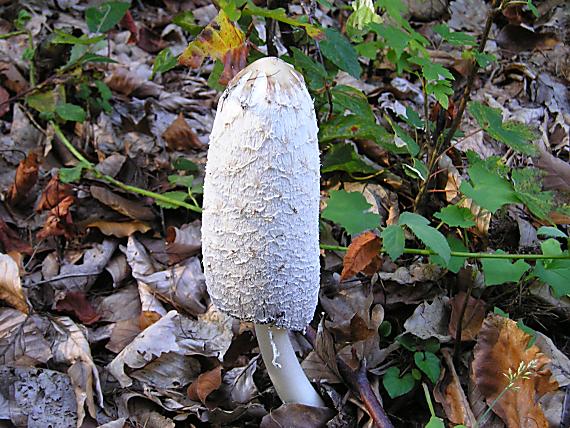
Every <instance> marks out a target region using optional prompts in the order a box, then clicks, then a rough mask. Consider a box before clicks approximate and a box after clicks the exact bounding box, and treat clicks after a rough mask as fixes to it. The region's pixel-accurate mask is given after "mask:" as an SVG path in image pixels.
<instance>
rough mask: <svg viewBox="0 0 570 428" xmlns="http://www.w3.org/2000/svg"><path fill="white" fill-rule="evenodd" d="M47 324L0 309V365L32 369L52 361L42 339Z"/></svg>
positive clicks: (32, 316)
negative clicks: (31, 367) (29, 367)
mask: <svg viewBox="0 0 570 428" xmlns="http://www.w3.org/2000/svg"><path fill="white" fill-rule="evenodd" d="M46 325H47V321H46V320H45V319H44V318H42V317H40V316H39V315H35V314H34V315H26V314H24V313H23V312H20V311H18V310H16V309H12V308H0V364H6V365H10V366H13V365H16V366H35V365H38V364H45V363H47V362H48V360H49V359H51V358H52V352H51V350H50V344H49V342H48V341H47V340H45V338H44V336H43V335H44V332H45V329H46V328H47V327H46Z"/></svg>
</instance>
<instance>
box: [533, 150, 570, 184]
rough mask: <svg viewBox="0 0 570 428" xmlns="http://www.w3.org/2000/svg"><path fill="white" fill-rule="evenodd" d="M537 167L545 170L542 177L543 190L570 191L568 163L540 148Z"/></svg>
mask: <svg viewBox="0 0 570 428" xmlns="http://www.w3.org/2000/svg"><path fill="white" fill-rule="evenodd" d="M536 166H537V167H539V168H540V169H542V170H543V171H544V172H546V175H545V176H544V177H543V185H544V189H545V190H560V191H563V192H570V164H568V162H565V161H563V160H562V159H559V158H557V157H556V156H554V155H552V153H550V152H547V151H546V150H540V157H539V159H538V162H537V164H536Z"/></svg>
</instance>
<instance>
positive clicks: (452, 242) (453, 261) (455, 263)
mask: <svg viewBox="0 0 570 428" xmlns="http://www.w3.org/2000/svg"><path fill="white" fill-rule="evenodd" d="M447 243H448V244H449V248H451V251H461V252H466V251H468V250H467V248H466V247H465V245H463V242H461V241H460V240H459V239H457V238H456V237H455V236H453V235H450V236H448V237H447ZM465 260H467V257H457V256H452V257H451V258H450V259H449V263H446V262H445V261H444V260H443V259H442V258H441V257H439V256H430V262H431V263H435V264H436V265H439V266H442V267H444V268H446V269H447V270H449V271H450V272H453V273H458V272H459V271H460V270H461V268H462V267H463V266H464V265H465Z"/></svg>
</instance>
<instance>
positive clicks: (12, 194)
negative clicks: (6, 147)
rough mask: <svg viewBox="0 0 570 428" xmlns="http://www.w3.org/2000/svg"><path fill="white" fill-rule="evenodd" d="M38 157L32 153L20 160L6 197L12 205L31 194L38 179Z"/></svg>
mask: <svg viewBox="0 0 570 428" xmlns="http://www.w3.org/2000/svg"><path fill="white" fill-rule="evenodd" d="M38 168H39V164H38V157H37V155H36V154H35V153H30V154H29V155H28V156H27V157H26V158H25V159H24V160H22V161H21V162H20V164H19V165H18V168H17V169H16V177H15V178H14V183H13V184H12V186H11V187H10V190H9V191H8V194H7V195H6V199H7V200H8V202H9V203H10V204H11V205H18V204H20V203H22V202H24V201H25V200H26V199H28V197H29V196H30V190H32V188H33V187H34V185H35V184H36V182H37V181H38Z"/></svg>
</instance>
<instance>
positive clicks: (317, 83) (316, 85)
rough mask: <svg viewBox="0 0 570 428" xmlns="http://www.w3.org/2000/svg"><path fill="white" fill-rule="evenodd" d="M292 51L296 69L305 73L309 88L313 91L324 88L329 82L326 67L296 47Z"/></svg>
mask: <svg viewBox="0 0 570 428" xmlns="http://www.w3.org/2000/svg"><path fill="white" fill-rule="evenodd" d="M291 51H292V52H293V60H294V62H295V67H297V68H299V69H300V70H301V71H303V74H304V76H305V79H306V81H307V84H308V85H309V88H310V89H311V90H313V91H317V90H319V89H321V88H323V87H324V86H325V83H326V81H327V80H328V75H327V71H326V70H325V67H323V65H322V64H321V63H319V62H316V61H313V59H312V58H311V57H309V56H308V55H305V54H304V53H303V52H302V51H301V50H299V49H297V48H296V47H294V46H292V47H291Z"/></svg>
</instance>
